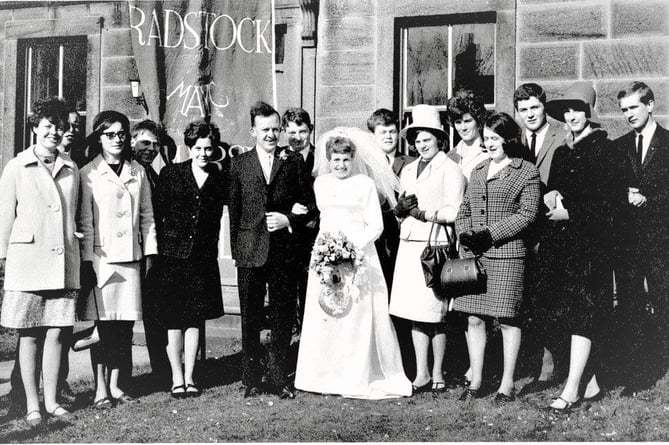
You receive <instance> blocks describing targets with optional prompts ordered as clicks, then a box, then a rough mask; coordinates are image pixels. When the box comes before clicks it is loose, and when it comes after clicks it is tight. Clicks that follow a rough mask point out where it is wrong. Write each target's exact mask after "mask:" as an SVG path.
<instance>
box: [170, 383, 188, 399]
mask: <svg viewBox="0 0 669 445" xmlns="http://www.w3.org/2000/svg"><path fill="white" fill-rule="evenodd" d="M170 395H171V396H172V397H173V398H175V399H185V398H186V397H188V395H187V394H186V385H177V386H173V387H172V390H171V391H170Z"/></svg>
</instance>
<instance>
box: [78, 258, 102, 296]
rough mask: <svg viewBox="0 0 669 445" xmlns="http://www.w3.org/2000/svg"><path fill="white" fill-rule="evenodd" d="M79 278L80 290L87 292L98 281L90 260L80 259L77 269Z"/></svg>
mask: <svg viewBox="0 0 669 445" xmlns="http://www.w3.org/2000/svg"><path fill="white" fill-rule="evenodd" d="M79 280H80V282H81V290H82V291H83V292H88V291H90V290H91V289H93V287H94V286H95V285H96V284H97V283H98V277H97V275H95V269H93V262H92V261H82V262H81V268H80V269H79Z"/></svg>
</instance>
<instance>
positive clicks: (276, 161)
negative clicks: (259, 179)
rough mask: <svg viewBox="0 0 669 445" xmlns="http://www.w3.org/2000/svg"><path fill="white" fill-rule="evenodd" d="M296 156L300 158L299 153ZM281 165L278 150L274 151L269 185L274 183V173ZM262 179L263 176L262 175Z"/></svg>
mask: <svg viewBox="0 0 669 445" xmlns="http://www.w3.org/2000/svg"><path fill="white" fill-rule="evenodd" d="M297 155H298V156H302V155H301V154H300V153H297ZM282 164H283V159H282V158H281V156H279V153H278V150H275V151H274V162H272V172H271V173H270V175H269V183H270V184H271V183H272V181H274V177H275V176H276V172H278V171H279V168H280V167H281V165H282ZM263 177H264V175H263Z"/></svg>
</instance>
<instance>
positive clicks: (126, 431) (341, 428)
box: [0, 338, 669, 443]
mask: <svg viewBox="0 0 669 445" xmlns="http://www.w3.org/2000/svg"><path fill="white" fill-rule="evenodd" d="M207 346H208V348H207V349H208V357H209V358H208V359H207V360H206V361H205V362H204V363H203V364H202V366H201V368H200V369H201V373H200V376H199V381H200V382H202V383H205V384H206V385H207V386H205V387H204V390H205V391H204V393H203V395H202V396H201V397H200V398H194V399H186V400H174V399H172V398H170V396H169V394H168V393H167V392H166V391H167V388H165V387H160V386H159V385H156V383H155V381H154V380H153V379H152V376H151V375H150V374H149V373H148V371H149V369H148V367H146V366H144V367H142V368H139V369H136V370H135V377H134V378H133V381H132V387H130V388H128V390H129V392H130V391H131V392H132V393H133V394H136V395H138V396H139V397H138V401H137V402H135V403H130V404H124V405H119V406H117V407H116V408H113V409H111V410H107V411H98V410H94V409H93V408H91V406H90V405H91V399H92V396H93V387H92V383H91V382H90V381H83V382H79V383H75V384H74V385H73V390H74V391H75V393H78V394H79V397H78V399H77V401H76V402H75V404H74V406H73V408H74V412H75V414H76V416H77V417H76V419H74V420H73V421H72V422H62V421H57V420H54V419H49V420H48V421H47V422H46V423H45V424H43V425H42V426H39V427H36V428H33V429H30V428H29V427H28V426H27V424H26V423H25V422H23V421H22V420H21V419H20V418H19V419H17V418H10V416H8V413H7V408H8V398H7V397H6V396H5V397H2V398H0V416H2V417H0V442H3V443H5V442H77V443H84V442H86V443H95V442H214V441H226V442H247V441H261V442H302V441H360V442H365V441H378V442H383V441H667V440H669V422H667V419H669V375H665V376H664V377H663V378H662V379H660V380H659V381H658V382H657V383H656V384H655V385H654V386H653V387H652V388H651V389H649V390H646V391H644V392H642V393H641V394H640V396H639V397H637V398H623V397H620V396H619V392H620V388H616V389H614V390H612V391H611V392H610V394H609V396H607V397H605V398H604V399H603V400H602V401H600V402H596V403H593V404H586V405H585V406H583V408H582V409H579V410H577V411H575V412H573V413H571V414H570V415H554V414H551V413H549V412H546V411H545V410H544V409H543V408H544V407H545V406H546V404H547V403H548V402H549V400H550V398H551V396H553V395H554V393H556V392H558V391H559V389H560V388H559V387H558V386H556V387H554V388H551V389H549V390H546V391H544V392H542V393H537V394H531V395H529V396H527V397H523V398H522V399H518V400H517V401H516V402H514V403H511V404H509V405H506V406H504V407H500V408H497V407H495V405H494V404H493V402H492V397H493V396H494V392H493V393H491V394H490V395H488V396H487V397H485V398H483V399H480V400H475V401H474V402H473V403H470V404H462V403H460V402H458V401H457V397H458V396H459V395H460V392H461V391H462V389H456V390H454V391H449V392H447V393H445V394H443V395H438V396H437V395H432V394H430V393H427V394H420V395H417V396H414V397H411V398H400V399H386V400H374V401H368V400H354V399H345V398H342V397H338V396H326V395H319V394H310V393H305V392H301V391H300V392H298V394H297V398H296V399H295V400H280V399H279V398H277V397H276V396H273V395H262V396H260V397H258V398H253V399H244V398H243V390H242V387H241V382H240V378H241V370H240V367H241V343H240V341H239V339H237V338H232V339H228V340H225V339H217V341H215V342H213V341H210V342H208V345H207ZM528 382H529V378H523V379H521V380H519V381H517V382H516V387H517V388H521V387H522V386H523V385H524V384H527V383H528Z"/></svg>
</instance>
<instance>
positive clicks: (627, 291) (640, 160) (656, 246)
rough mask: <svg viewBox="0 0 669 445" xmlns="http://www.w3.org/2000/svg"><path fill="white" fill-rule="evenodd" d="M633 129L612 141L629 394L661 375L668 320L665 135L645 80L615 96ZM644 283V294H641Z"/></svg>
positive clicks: (668, 144) (668, 156) (668, 146)
mask: <svg viewBox="0 0 669 445" xmlns="http://www.w3.org/2000/svg"><path fill="white" fill-rule="evenodd" d="M618 105H619V106H620V110H621V111H622V113H623V116H624V117H625V120H626V121H627V124H628V125H629V126H630V127H631V129H632V131H630V132H629V133H627V134H625V135H624V136H622V137H620V138H619V139H617V140H616V141H615V145H616V146H617V147H618V149H619V150H620V151H621V153H620V154H621V156H622V157H623V159H625V161H626V162H625V163H624V166H625V167H626V172H625V174H624V176H625V177H624V178H623V179H622V180H625V181H626V182H627V185H628V186H629V188H628V205H627V208H626V209H625V212H624V214H623V215H620V217H619V218H618V220H619V223H618V224H617V226H618V234H619V236H620V238H619V244H618V245H619V246H621V249H620V252H619V257H618V259H619V263H618V266H617V267H616V269H615V272H616V284H617V291H618V292H617V293H618V307H617V312H618V313H620V314H621V316H622V317H623V318H624V320H623V326H624V327H623V329H622V330H621V331H622V332H623V335H622V336H621V339H623V341H624V342H625V343H626V345H625V346H626V348H625V355H624V362H625V364H626V365H628V366H629V369H628V371H629V372H630V375H629V377H630V382H629V384H628V385H627V387H626V388H625V390H624V391H623V393H622V394H623V395H633V394H634V393H635V392H636V390H637V389H644V388H645V387H648V386H650V384H652V380H653V379H654V378H656V377H659V375H657V374H658V372H659V374H662V375H663V374H664V370H663V369H660V367H661V366H665V367H666V359H667V338H666V332H664V331H665V329H664V327H663V324H664V323H666V320H667V316H669V306H668V305H669V251H668V250H667V249H668V247H669V131H667V130H666V129H664V128H662V127H661V126H660V125H658V124H657V123H656V122H655V119H653V110H654V107H655V98H654V95H653V91H652V90H651V89H650V88H649V87H648V85H646V84H645V83H643V82H632V83H631V84H629V85H628V86H627V87H625V88H624V89H622V90H621V91H620V92H619V93H618ZM644 280H645V282H646V284H647V289H648V292H646V291H645V286H644Z"/></svg>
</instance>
